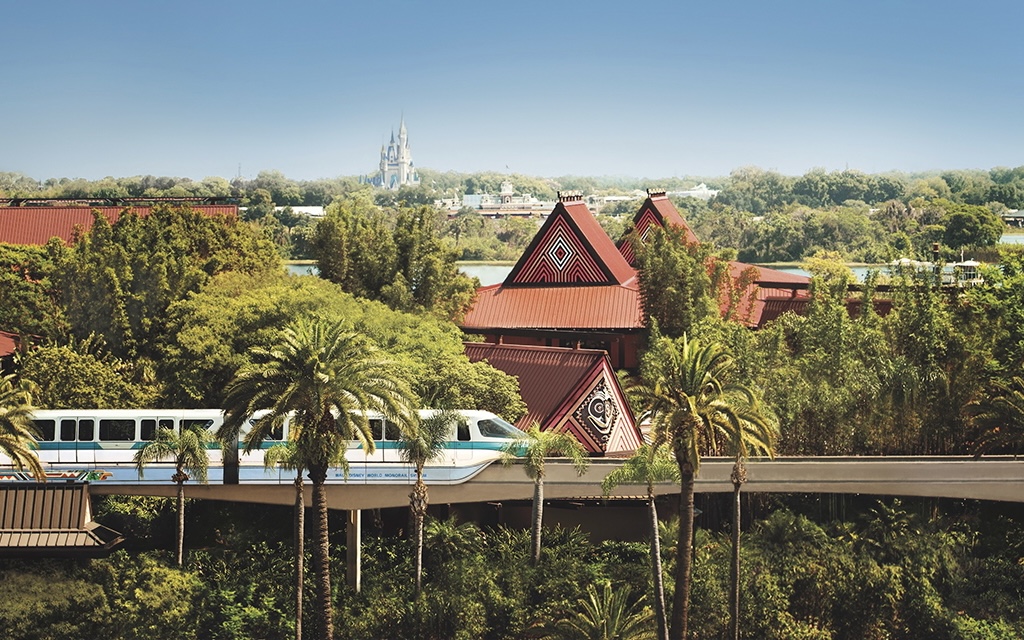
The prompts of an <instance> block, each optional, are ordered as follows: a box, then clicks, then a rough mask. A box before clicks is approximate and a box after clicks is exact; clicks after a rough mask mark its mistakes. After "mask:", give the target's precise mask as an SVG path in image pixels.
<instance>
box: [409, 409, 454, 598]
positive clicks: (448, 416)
mask: <svg viewBox="0 0 1024 640" xmlns="http://www.w3.org/2000/svg"><path fill="white" fill-rule="evenodd" d="M462 419H463V418H462V417H461V416H459V414H458V413H456V412H454V411H440V412H437V413H434V414H433V415H431V416H429V417H426V418H421V419H418V420H414V421H412V423H411V425H410V428H409V429H407V430H404V431H402V433H401V435H400V439H399V443H398V444H399V447H401V451H402V458H403V459H404V460H405V461H406V462H408V463H410V464H412V465H413V467H415V469H416V483H415V484H414V485H413V487H412V493H410V494H409V510H410V512H411V514H412V518H413V530H414V534H413V540H414V544H415V548H416V551H415V572H416V590H415V595H416V597H417V598H418V597H419V595H420V590H421V588H422V586H423V519H424V518H425V517H426V515H427V506H428V505H429V504H430V496H429V495H428V493H427V483H426V482H424V481H423V467H424V466H425V465H426V464H427V463H428V462H431V461H432V460H436V459H437V458H438V457H439V456H440V455H441V454H442V453H444V446H445V444H446V443H447V441H448V434H449V432H450V431H451V429H450V427H451V425H452V423H453V422H454V421H456V420H462Z"/></svg>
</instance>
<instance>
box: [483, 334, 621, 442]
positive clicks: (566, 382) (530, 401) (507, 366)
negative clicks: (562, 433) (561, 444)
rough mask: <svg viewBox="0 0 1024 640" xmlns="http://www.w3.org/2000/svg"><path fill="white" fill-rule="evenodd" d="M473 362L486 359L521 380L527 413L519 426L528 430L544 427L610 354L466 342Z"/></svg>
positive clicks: (557, 348)
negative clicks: (531, 427)
mask: <svg viewBox="0 0 1024 640" xmlns="http://www.w3.org/2000/svg"><path fill="white" fill-rule="evenodd" d="M465 348H466V356H467V357H468V358H469V359H470V361H472V362H480V361H481V360H486V361H487V362H488V363H490V365H491V366H492V367H494V368H496V369H500V370H501V371H504V372H505V373H507V374H509V375H512V376H515V377H517V378H519V394H520V395H521V396H522V397H523V401H524V402H526V406H527V413H526V415H524V416H523V417H522V418H520V419H519V421H518V422H517V423H516V425H517V426H519V427H520V428H526V427H528V426H529V425H530V424H532V423H533V422H534V421H536V422H537V423H538V424H540V425H542V426H543V425H544V424H545V422H546V421H547V420H548V418H550V417H551V416H552V415H553V414H554V413H555V412H556V411H557V410H558V409H560V408H561V407H562V405H563V404H565V402H566V401H567V400H569V396H570V395H571V394H572V392H573V390H575V389H576V387H578V386H579V385H580V384H581V382H582V381H583V379H584V378H585V377H586V376H587V374H588V373H589V372H590V371H592V370H593V369H594V368H595V367H599V366H601V363H602V362H604V359H605V358H607V354H605V352H604V351H598V350H593V349H565V348H561V347H537V346H527V345H506V344H491V343H484V342H467V343H466V345H465Z"/></svg>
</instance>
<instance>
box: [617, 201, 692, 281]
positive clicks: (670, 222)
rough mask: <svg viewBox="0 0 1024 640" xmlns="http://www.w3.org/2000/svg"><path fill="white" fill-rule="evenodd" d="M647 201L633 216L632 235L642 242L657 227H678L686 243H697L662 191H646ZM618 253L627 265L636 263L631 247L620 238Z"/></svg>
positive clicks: (677, 211) (626, 240) (690, 230)
mask: <svg viewBox="0 0 1024 640" xmlns="http://www.w3.org/2000/svg"><path fill="white" fill-rule="evenodd" d="M647 193H648V196H647V199H646V200H644V202H643V204H642V205H640V210H639V211H637V212H636V215H635V216H633V233H634V234H635V235H636V236H637V237H638V238H640V240H642V241H646V240H647V239H648V237H649V236H650V234H651V230H652V229H654V228H657V227H662V228H667V227H678V228H680V229H682V230H683V234H684V237H685V238H686V242H688V243H691V242H697V241H698V240H697V235H696V234H695V233H694V232H693V229H691V228H690V225H688V224H686V221H685V220H683V216H682V215H680V213H679V210H678V209H676V206H675V205H674V204H672V201H671V200H669V199H668V196H666V195H665V192H664V191H651V190H649V189H648V191H647ZM618 247H619V252H621V253H622V257H623V258H625V259H626V262H628V263H629V264H635V263H636V254H635V253H634V252H633V245H632V244H631V243H630V242H629V240H628V239H627V238H622V239H620V240H619V243H618Z"/></svg>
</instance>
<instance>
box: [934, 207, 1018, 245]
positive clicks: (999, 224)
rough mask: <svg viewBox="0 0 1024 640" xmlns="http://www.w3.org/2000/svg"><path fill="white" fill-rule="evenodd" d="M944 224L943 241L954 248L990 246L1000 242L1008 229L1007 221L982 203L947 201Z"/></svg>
mask: <svg viewBox="0 0 1024 640" xmlns="http://www.w3.org/2000/svg"><path fill="white" fill-rule="evenodd" d="M942 206H943V207H944V208H945V209H946V211H947V213H946V217H945V218H944V219H943V224H944V226H945V228H946V231H945V234H944V236H943V242H944V243H945V244H946V246H948V247H951V248H953V249H960V248H962V247H990V246H992V245H994V244H995V243H997V242H999V238H1000V237H1001V236H1002V235H1003V233H1004V232H1005V231H1006V223H1005V222H1003V221H1002V220H1001V219H1000V218H999V216H997V215H996V214H994V213H992V212H991V211H990V210H989V209H988V207H984V206H981V205H963V204H953V203H949V202H945V203H943V204H942Z"/></svg>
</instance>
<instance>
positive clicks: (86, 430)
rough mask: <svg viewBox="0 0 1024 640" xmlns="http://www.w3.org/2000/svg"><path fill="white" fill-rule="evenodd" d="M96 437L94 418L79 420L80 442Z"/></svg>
mask: <svg viewBox="0 0 1024 640" xmlns="http://www.w3.org/2000/svg"><path fill="white" fill-rule="evenodd" d="M95 437H96V435H95V423H94V422H93V421H92V420H79V421H78V440H79V441H80V442H89V441H91V440H93V439H95Z"/></svg>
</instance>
